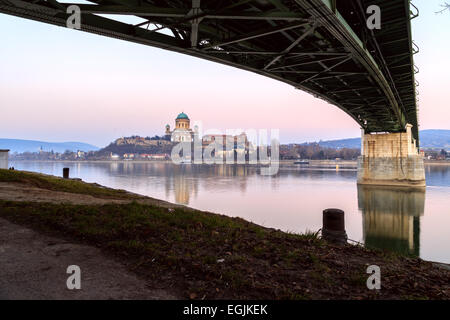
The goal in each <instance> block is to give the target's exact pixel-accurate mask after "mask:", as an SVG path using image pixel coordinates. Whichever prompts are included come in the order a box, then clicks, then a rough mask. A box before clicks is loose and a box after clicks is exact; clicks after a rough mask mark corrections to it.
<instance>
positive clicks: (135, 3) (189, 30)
mask: <svg viewBox="0 0 450 320" xmlns="http://www.w3.org/2000/svg"><path fill="white" fill-rule="evenodd" d="M71 5H77V6H78V7H79V8H80V10H81V25H80V29H81V30H82V31H85V32H90V33H95V34H99V35H103V36H108V37H113V38H117V39H122V40H126V41H132V42H136V43H140V44H144V45H149V46H153V47H158V48H162V49H166V50H171V51H175V52H180V53H184V54H188V55H192V56H195V57H199V58H203V59H206V60H210V61H214V62H218V63H222V64H226V65H230V66H233V67H237V68H240V69H244V70H248V71H251V72H255V73H258V74H261V75H263V76H267V77H270V78H273V79H276V80H279V81H283V82H285V83H288V84H290V85H292V86H294V87H295V88H297V89H300V90H303V91H306V92H308V93H311V94H313V95H314V96H315V97H318V98H320V99H323V100H325V101H327V102H329V103H330V104H333V105H336V106H337V107H339V108H340V109H342V110H343V111H344V112H346V113H347V114H348V115H350V116H351V117H352V118H353V119H354V120H355V121H356V122H357V123H358V124H359V125H360V126H361V128H362V129H363V141H367V143H365V142H363V157H362V158H363V159H362V162H361V168H364V170H361V178H360V179H359V180H360V182H362V183H364V181H365V180H367V181H368V180H373V175H372V174H371V173H372V171H376V172H379V171H380V168H381V169H382V167H384V166H385V165H386V163H385V162H383V163H379V164H376V165H375V167H374V166H373V161H372V162H371V163H369V164H368V163H367V161H366V160H367V159H369V158H370V157H372V158H373V157H376V158H378V157H381V158H395V161H394V162H392V161H391V165H390V167H392V168H393V169H392V170H396V171H398V168H399V167H401V169H402V172H401V173H398V172H394V173H393V175H391V172H389V173H388V174H387V175H388V176H386V174H383V175H384V176H383V177H381V178H380V179H381V180H380V181H384V182H386V181H387V180H396V181H404V182H406V183H407V184H408V183H409V182H410V180H411V179H412V180H416V179H417V177H419V180H420V182H418V183H419V184H424V181H425V180H424V175H423V177H422V173H421V170H422V169H421V166H422V168H423V161H422V162H420V161H421V159H419V158H417V159H415V160H414V161H413V162H414V163H413V164H412V167H411V159H412V158H414V157H416V156H418V152H417V149H418V142H419V135H418V119H417V98H416V96H417V91H416V87H417V85H418V83H417V82H416V80H415V76H414V75H415V73H417V72H418V69H417V67H415V66H414V59H413V56H414V54H415V53H417V52H418V48H417V46H415V45H414V42H413V41H412V36H411V19H413V18H415V17H416V16H417V15H418V10H417V9H415V7H414V5H413V4H412V3H410V1H409V0H390V1H386V0H227V1H221V0H201V1H200V0H189V1H182V0H168V1H162V0H92V1H90V4H76V3H62V2H58V1H57V0H0V12H2V13H6V14H10V15H15V16H19V17H23V18H26V19H32V20H37V21H41V22H45V23H49V24H53V25H58V26H63V27H66V26H67V21H68V19H69V17H70V16H71V15H72V12H70V11H69V13H68V11H67V8H68V7H69V6H71ZM373 5H376V6H378V7H379V8H380V10H381V28H380V29H373V28H369V27H368V25H367V20H368V18H369V16H370V14H368V13H367V9H368V8H369V7H370V6H373ZM123 16H132V17H133V19H136V18H139V21H140V22H137V23H133V24H132V23H125V22H122V21H120V20H121V19H120V18H122V17H123ZM381 132H382V133H386V134H387V135H389V136H388V137H385V136H383V137H382V138H380V142H379V143H378V142H377V144H376V147H375V145H374V143H375V142H374V141H375V137H374V135H372V133H381ZM365 136H366V138H367V139H365ZM380 137H381V136H380ZM392 137H394V138H392ZM405 137H406V138H405ZM405 146H406V149H404V148H405ZM374 148H375V149H376V152H374ZM389 148H391V150H389V152H387V151H386V150H387V149H389ZM385 149H386V150H385ZM366 158H367V159H366ZM365 159H366V160H365ZM399 159H401V160H399ZM399 161H400V162H399ZM367 166H369V167H367ZM380 166H382V167H380ZM404 166H406V168H409V167H411V168H412V169H411V170H412V171H411V172H414V177H413V178H411V175H410V174H405V170H404ZM408 166H409V167H408ZM388 167H389V166H388ZM396 168H397V169H396ZM383 170H385V168H384V169H383ZM407 171H408V170H407ZM417 172H419V174H418V175H417V174H416V173H417ZM377 179H378V178H376V179H375V180H377ZM422 180H423V181H422ZM384 182H382V183H384ZM413 184H417V181H414V182H413Z"/></svg>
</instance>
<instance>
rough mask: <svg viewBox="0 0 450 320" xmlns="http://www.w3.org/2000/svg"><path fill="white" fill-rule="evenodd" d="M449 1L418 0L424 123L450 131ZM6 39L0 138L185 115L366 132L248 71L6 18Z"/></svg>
mask: <svg viewBox="0 0 450 320" xmlns="http://www.w3.org/2000/svg"><path fill="white" fill-rule="evenodd" d="M73 2H74V1H73ZM443 2H444V1H441V0H415V1H413V3H414V4H415V5H416V6H417V7H418V8H419V10H420V16H419V17H418V18H416V19H414V20H413V38H414V41H415V42H416V43H417V44H418V46H419V47H420V53H419V54H417V55H415V63H416V65H417V66H418V67H419V69H420V73H419V74H418V75H416V77H417V80H418V81H419V82H420V87H419V88H418V89H419V92H420V95H419V98H420V102H419V108H420V113H419V121H420V129H450V107H449V105H448V100H447V97H448V94H449V93H448V91H449V89H450V66H449V63H448V60H449V57H448V52H450V42H449V41H447V39H448V38H449V36H450V11H447V12H445V13H443V14H436V12H437V11H438V10H440V6H439V5H440V4H441V3H443ZM0 39H1V42H0V112H1V120H2V121H1V126H0V138H15V139H33V140H43V141H50V142H62V141H81V142H87V143H91V144H94V145H97V146H100V147H102V146H105V145H107V144H109V143H110V142H111V141H113V140H115V139H116V138H118V137H121V136H128V135H133V134H136V135H141V136H153V135H155V134H158V135H161V134H163V132H164V126H165V125H166V123H167V124H170V125H171V126H173V125H174V119H175V117H176V116H177V114H178V113H180V112H182V111H184V112H185V113H187V114H188V115H189V117H190V119H191V121H197V122H201V124H202V127H203V129H204V130H207V129H210V130H211V129H218V130H222V131H223V132H225V130H226V129H268V130H270V129H279V130H280V140H281V142H282V143H289V142H306V141H318V140H329V139H341V138H348V137H357V136H359V135H360V128H359V126H358V124H357V123H356V122H355V121H354V120H353V119H351V118H350V117H349V116H348V115H346V114H345V113H344V112H343V111H341V110H340V109H338V108H337V107H335V106H333V105H330V104H328V103H326V102H324V101H322V100H319V99H316V98H314V97H313V96H311V95H309V94H307V93H304V92H302V91H300V90H296V89H294V88H293V87H291V86H289V85H287V84H284V83H281V82H279V81H276V80H273V79H269V78H266V77H263V76H260V75H257V74H254V73H251V72H248V71H243V70H239V69H236V68H232V67H229V66H224V65H221V64H218V63H214V62H209V61H205V60H201V59H198V58H194V57H190V56H186V55H182V54H179V53H173V52H170V51H166V50H162V49H157V48H152V47H148V46H143V45H139V44H134V43H131V42H126V41H121V40H117V39H111V38H106V37H101V36H98V35H93V34H89V33H85V32H80V31H76V30H70V29H67V28H62V27H57V26H52V25H48V24H44V23H40V22H36V21H31V20H26V19H22V18H18V17H13V16H9V15H4V14H0Z"/></svg>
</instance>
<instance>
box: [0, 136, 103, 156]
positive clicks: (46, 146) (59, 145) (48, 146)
mask: <svg viewBox="0 0 450 320" xmlns="http://www.w3.org/2000/svg"><path fill="white" fill-rule="evenodd" d="M41 147H42V150H44V151H52V150H53V151H54V152H59V153H63V152H64V151H66V150H70V151H72V152H76V151H77V150H81V151H97V150H99V148H98V147H96V146H93V145H91V144H88V143H83V142H44V141H35V140H22V139H0V149H10V150H11V151H10V153H13V152H18V153H22V152H38V151H39V150H40V149H41Z"/></svg>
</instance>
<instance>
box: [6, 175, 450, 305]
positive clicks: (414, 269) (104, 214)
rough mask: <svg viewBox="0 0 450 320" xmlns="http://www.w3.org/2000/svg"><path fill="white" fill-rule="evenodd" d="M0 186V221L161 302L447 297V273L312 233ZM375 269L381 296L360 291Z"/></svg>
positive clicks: (143, 201)
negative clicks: (94, 258) (130, 278)
mask: <svg viewBox="0 0 450 320" xmlns="http://www.w3.org/2000/svg"><path fill="white" fill-rule="evenodd" d="M0 182H1V183H0V217H1V218H4V219H7V220H9V221H10V222H12V223H14V224H15V225H21V226H25V227H26V228H30V229H33V230H36V231H37V232H39V234H41V235H42V236H49V237H54V238H57V239H62V240H64V241H65V242H69V243H73V244H79V245H83V246H89V247H96V248H97V249H99V250H100V251H101V252H102V254H103V255H105V257H107V258H108V259H113V260H114V261H117V263H120V264H121V265H123V266H124V268H126V270H128V272H130V274H133V275H134V276H136V277H138V278H139V279H141V281H143V282H144V283H145V284H146V287H147V288H149V289H155V290H156V289H158V290H164V292H165V294H166V297H168V296H170V297H176V298H191V299H202V298H205V299H224V298H229V299H449V298H450V287H449V283H450V272H448V271H445V270H443V269H440V268H437V267H435V266H434V265H433V264H432V263H430V262H426V261H423V260H420V259H416V258H409V257H402V256H398V255H395V254H392V253H389V252H382V251H375V250H367V249H365V248H362V247H360V246H353V245H348V246H345V247H338V246H334V245H330V244H327V243H325V242H323V241H322V240H321V239H320V238H319V236H318V234H306V235H297V234H289V233H284V232H281V231H278V230H274V229H270V228H264V227H261V226H258V225H255V224H253V223H250V222H247V221H245V220H243V219H239V218H230V217H226V216H222V215H218V214H213V213H210V212H204V211H199V210H194V209H191V208H188V207H184V206H178V205H174V204H170V203H168V202H164V201H161V200H157V199H152V198H148V197H143V196H140V195H136V194H132V193H129V192H126V191H123V190H114V189H109V188H105V187H102V186H99V185H96V184H88V183H84V182H82V181H75V180H64V179H61V178H57V177H52V176H46V175H41V174H34V173H27V172H19V171H8V170H0ZM5 241H9V240H3V242H5ZM7 246H8V243H7V242H6V243H3V244H2V248H4V247H6V248H7ZM6 250H8V249H6ZM13 256H14V255H13ZM17 256H18V257H20V256H21V255H20V254H17ZM105 259H106V258H105ZM0 263H5V261H2V260H0ZM25 263H30V261H26V260H22V261H20V259H17V261H16V264H17V266H18V267H19V266H20V265H21V264H25ZM72 263H73V264H77V261H73V262H72ZM373 264H375V265H378V266H380V268H381V272H382V289H381V290H379V291H371V290H368V289H367V287H366V280H367V277H368V276H369V275H368V274H366V269H367V266H368V265H373ZM101 265H102V266H104V267H105V268H106V269H108V268H109V267H108V263H106V262H104V263H101ZM1 268H2V266H0V269H1ZM108 270H109V269H108ZM86 272H87V273H89V270H87V271H86ZM27 278H29V277H24V279H25V280H26V279H27ZM24 279H18V280H19V281H24ZM110 285H111V286H114V283H111V284H110ZM162 298H164V297H162Z"/></svg>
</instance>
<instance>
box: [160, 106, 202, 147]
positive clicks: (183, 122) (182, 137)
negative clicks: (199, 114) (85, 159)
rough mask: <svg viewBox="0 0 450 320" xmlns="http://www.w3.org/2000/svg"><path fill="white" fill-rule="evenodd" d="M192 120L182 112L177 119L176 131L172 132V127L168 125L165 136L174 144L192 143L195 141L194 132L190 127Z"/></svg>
mask: <svg viewBox="0 0 450 320" xmlns="http://www.w3.org/2000/svg"><path fill="white" fill-rule="evenodd" d="M190 123H191V120H190V119H189V117H188V115H187V114H186V113H184V112H181V113H180V114H179V115H178V116H177V117H176V119H175V129H173V131H170V125H168V124H166V131H165V136H166V137H170V141H172V142H192V141H193V140H194V134H195V131H196V128H194V131H193V130H192V129H191V127H190Z"/></svg>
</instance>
